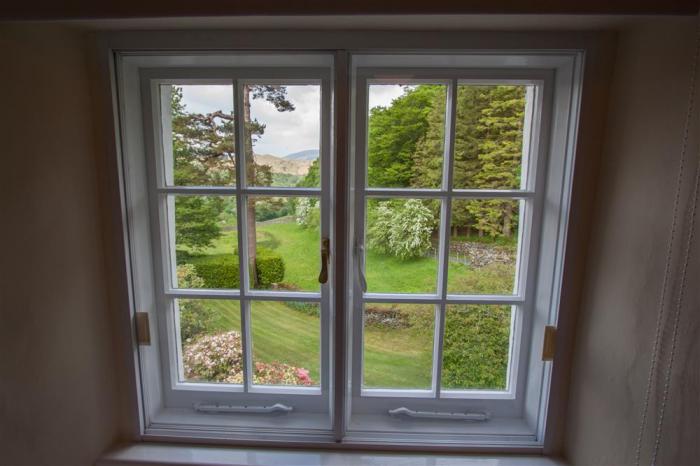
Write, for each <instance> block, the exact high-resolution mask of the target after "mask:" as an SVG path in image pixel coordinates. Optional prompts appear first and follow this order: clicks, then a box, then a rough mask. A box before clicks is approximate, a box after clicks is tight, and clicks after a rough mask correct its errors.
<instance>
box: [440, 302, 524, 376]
mask: <svg viewBox="0 0 700 466" xmlns="http://www.w3.org/2000/svg"><path fill="white" fill-rule="evenodd" d="M511 318H512V312H511V308H510V306H492V305H449V306H447V309H446V312H445V337H444V349H443V354H442V382H441V385H442V389H444V390H448V389H460V390H476V389H489V390H505V389H506V388H507V381H508V380H507V374H508V359H509V354H510V333H511Z"/></svg>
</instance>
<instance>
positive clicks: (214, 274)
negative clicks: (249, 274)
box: [192, 254, 240, 288]
mask: <svg viewBox="0 0 700 466" xmlns="http://www.w3.org/2000/svg"><path fill="white" fill-rule="evenodd" d="M192 263H193V264H194V267H195V270H196V272H197V275H199V276H200V277H201V278H202V280H204V287H205V288H239V286H240V278H239V276H238V258H237V257H236V256H232V255H230V254H218V255H212V256H201V257H197V258H193V259H192Z"/></svg>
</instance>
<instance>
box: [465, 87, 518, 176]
mask: <svg viewBox="0 0 700 466" xmlns="http://www.w3.org/2000/svg"><path fill="white" fill-rule="evenodd" d="M527 87H528V86H475V85H471V84H470V85H465V84H460V85H459V86H458V90H457V120H456V122H455V125H456V127H455V149H454V156H455V162H454V175H453V184H454V188H455V189H519V188H520V187H521V184H522V180H521V174H522V172H523V127H524V117H525V99H526V89H527Z"/></svg>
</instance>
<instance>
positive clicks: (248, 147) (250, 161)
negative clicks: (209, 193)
mask: <svg viewBox="0 0 700 466" xmlns="http://www.w3.org/2000/svg"><path fill="white" fill-rule="evenodd" d="M243 120H244V122H245V126H246V128H245V131H244V133H245V137H244V139H245V151H244V152H243V157H245V171H246V181H247V185H248V186H252V185H254V184H255V159H254V158H253V134H252V133H251V131H249V128H250V123H251V118H250V86H244V87H243ZM246 216H247V219H248V222H247V223H248V230H247V232H246V233H247V238H248V271H249V276H250V286H251V288H252V287H255V286H257V284H258V274H257V273H256V270H257V268H256V267H255V259H256V256H257V252H256V249H257V248H256V241H257V236H256V225H255V199H253V198H251V197H249V198H248V201H247V203H246Z"/></svg>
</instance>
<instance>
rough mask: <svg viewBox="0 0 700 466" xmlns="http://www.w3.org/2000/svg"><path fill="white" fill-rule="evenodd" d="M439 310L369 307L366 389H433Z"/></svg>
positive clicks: (366, 313)
mask: <svg viewBox="0 0 700 466" xmlns="http://www.w3.org/2000/svg"><path fill="white" fill-rule="evenodd" d="M434 329H435V307H434V306H432V305H425V304H374V303H371V304H366V305H365V310H364V332H363V335H364V367H363V371H364V372H363V377H362V386H363V387H364V388H404V389H408V388H414V389H430V388H431V386H432V384H431V383H432V373H433V338H434Z"/></svg>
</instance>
